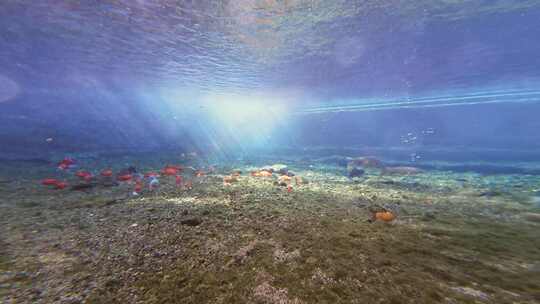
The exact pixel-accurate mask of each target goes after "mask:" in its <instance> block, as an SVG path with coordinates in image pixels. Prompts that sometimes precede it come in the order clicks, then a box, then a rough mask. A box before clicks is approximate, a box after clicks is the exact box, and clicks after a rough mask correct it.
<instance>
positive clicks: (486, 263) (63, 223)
mask: <svg viewBox="0 0 540 304" xmlns="http://www.w3.org/2000/svg"><path fill="white" fill-rule="evenodd" d="M292 169H295V170H294V171H295V173H296V174H297V175H300V176H302V177H303V178H304V179H305V180H304V182H303V183H302V184H299V185H294V187H293V188H292V191H291V189H289V190H288V189H287V188H286V187H281V186H279V184H278V183H276V177H253V176H247V175H246V174H243V175H242V176H240V177H239V178H238V180H237V181H235V182H234V183H231V184H227V185H224V184H223V176H224V175H225V174H227V172H225V171H223V172H219V170H218V171H217V172H216V173H214V174H212V175H207V176H203V177H200V178H198V179H196V180H194V182H193V188H191V189H187V188H178V187H175V186H174V181H170V182H167V181H163V182H162V185H161V186H160V187H161V188H160V189H159V190H158V191H154V192H148V193H143V194H142V195H140V196H131V195H129V192H130V191H128V190H127V188H126V189H123V188H122V186H119V187H116V188H104V189H91V190H90V191H85V192H81V191H70V192H66V191H55V190H50V189H46V188H44V187H41V186H40V185H36V186H34V184H38V183H39V181H32V182H30V181H17V182H12V183H9V184H8V183H4V184H2V188H1V190H0V197H1V199H0V225H1V227H2V229H1V238H0V300H1V302H2V303H280V304H282V303H540V246H538V244H540V233H538V231H539V228H540V224H539V223H538V221H539V220H538V214H539V212H540V209H539V206H538V205H535V203H534V200H532V201H531V198H530V196H527V195H526V194H527V193H530V191H533V190H534V189H533V188H534V187H535V186H538V180H536V179H534V177H530V178H531V179H532V180H527V177H523V176H515V177H497V178H494V180H495V181H496V180H500V183H499V185H500V186H501V187H497V186H493V183H490V184H489V185H487V184H486V177H482V176H475V175H471V174H468V175H467V174H461V175H457V174H452V173H448V172H435V171H434V172H424V173H421V174H417V175H415V176H380V175H378V174H375V173H374V174H371V173H370V172H367V173H366V174H365V175H364V176H363V177H361V178H360V179H353V180H350V179H347V178H346V177H344V176H342V175H340V174H338V173H335V172H334V171H332V170H329V169H328V170H327V169H324V168H317V167H313V166H312V167H310V168H294V167H293V168H292ZM332 172H334V173H332ZM509 178H510V179H509ZM276 184H277V185H276ZM495 184H496V183H495ZM380 206H383V207H384V208H386V209H390V210H393V212H395V213H396V215H397V217H396V219H395V220H393V221H391V222H388V223H387V222H381V221H375V222H371V221H368V220H369V219H370V210H371V208H373V207H380Z"/></svg>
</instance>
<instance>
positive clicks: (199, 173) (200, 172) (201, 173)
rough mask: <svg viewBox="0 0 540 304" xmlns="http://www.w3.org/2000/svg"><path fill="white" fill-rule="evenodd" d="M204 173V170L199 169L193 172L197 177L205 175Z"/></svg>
mask: <svg viewBox="0 0 540 304" xmlns="http://www.w3.org/2000/svg"><path fill="white" fill-rule="evenodd" d="M205 175H206V173H204V172H203V171H201V170H197V171H196V172H195V176H197V177H201V176H205Z"/></svg>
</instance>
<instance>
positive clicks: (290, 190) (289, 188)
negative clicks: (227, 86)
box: [287, 185, 292, 193]
mask: <svg viewBox="0 0 540 304" xmlns="http://www.w3.org/2000/svg"><path fill="white" fill-rule="evenodd" d="M287 192H289V193H291V192H292V186H291V185H288V186H287Z"/></svg>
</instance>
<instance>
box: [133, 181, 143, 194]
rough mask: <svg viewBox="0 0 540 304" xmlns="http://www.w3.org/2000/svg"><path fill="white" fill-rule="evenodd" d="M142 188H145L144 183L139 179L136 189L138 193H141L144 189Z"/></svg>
mask: <svg viewBox="0 0 540 304" xmlns="http://www.w3.org/2000/svg"><path fill="white" fill-rule="evenodd" d="M142 188H143V183H142V182H141V181H137V183H135V189H134V191H135V192H137V193H140V192H141V191H142Z"/></svg>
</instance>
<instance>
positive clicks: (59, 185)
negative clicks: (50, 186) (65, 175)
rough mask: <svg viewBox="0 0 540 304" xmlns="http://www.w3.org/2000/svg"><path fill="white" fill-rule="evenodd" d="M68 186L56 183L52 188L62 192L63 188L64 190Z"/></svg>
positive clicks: (65, 183) (64, 183)
mask: <svg viewBox="0 0 540 304" xmlns="http://www.w3.org/2000/svg"><path fill="white" fill-rule="evenodd" d="M67 186H68V183H67V182H57V183H56V184H55V185H54V188H55V189H58V190H62V189H64V188H66V187H67Z"/></svg>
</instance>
